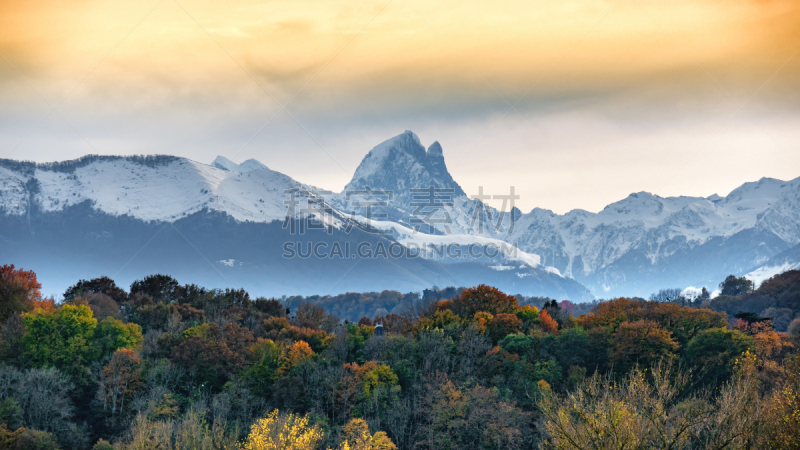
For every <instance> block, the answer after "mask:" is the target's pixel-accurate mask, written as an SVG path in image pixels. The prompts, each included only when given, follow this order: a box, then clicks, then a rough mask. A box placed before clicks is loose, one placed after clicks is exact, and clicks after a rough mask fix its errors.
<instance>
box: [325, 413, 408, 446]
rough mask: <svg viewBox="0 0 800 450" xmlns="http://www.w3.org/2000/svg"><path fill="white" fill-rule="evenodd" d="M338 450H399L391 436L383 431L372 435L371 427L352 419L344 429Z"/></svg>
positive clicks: (361, 420)
mask: <svg viewBox="0 0 800 450" xmlns="http://www.w3.org/2000/svg"><path fill="white" fill-rule="evenodd" d="M341 441H342V442H341V443H340V444H339V448H338V450H397V446H396V445H394V442H392V440H391V439H389V436H387V435H386V433H385V432H383V431H378V432H377V433H375V434H374V435H373V434H370V431H369V425H368V424H367V422H366V421H364V420H363V419H352V420H350V421H349V422H347V424H345V426H344V427H342V436H341Z"/></svg>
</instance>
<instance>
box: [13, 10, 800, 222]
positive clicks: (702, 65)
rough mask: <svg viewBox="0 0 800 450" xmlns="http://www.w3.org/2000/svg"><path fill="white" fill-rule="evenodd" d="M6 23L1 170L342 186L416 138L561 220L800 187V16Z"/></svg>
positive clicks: (352, 15) (335, 15)
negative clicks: (249, 175) (174, 172)
mask: <svg viewBox="0 0 800 450" xmlns="http://www.w3.org/2000/svg"><path fill="white" fill-rule="evenodd" d="M0 8H1V10H0V11H1V12H2V13H0V54H2V59H0V84H2V87H1V88H0V115H2V117H3V124H0V157H5V156H6V155H7V154H8V157H9V158H15V159H33V160H39V161H45V160H54V159H68V158H74V157H77V156H81V155H83V154H86V153H122V154H128V153H171V154H178V155H181V156H188V157H190V158H193V159H196V160H198V161H203V162H208V161H210V160H211V159H213V157H214V156H215V155H217V154H222V155H225V156H227V157H229V158H233V159H235V160H242V159H247V158H252V157H255V158H257V159H259V160H261V161H262V162H264V163H265V164H267V165H268V166H270V167H271V168H274V169H276V170H280V171H283V172H285V173H287V174H289V175H290V176H293V177H295V178H297V179H299V180H301V181H306V182H310V183H313V184H316V185H321V186H326V187H329V188H332V189H340V188H341V187H342V186H343V185H344V184H345V183H346V182H347V181H348V179H349V177H350V176H351V175H352V172H353V171H354V169H355V167H356V166H357V164H358V162H359V161H360V159H361V157H363V155H364V154H365V153H366V151H368V150H369V148H371V147H372V146H374V145H376V144H377V143H378V142H380V141H381V140H383V139H386V138H388V137H391V136H392V135H395V134H398V133H400V132H402V131H403V130H405V129H408V128H410V129H412V130H414V131H416V132H418V134H419V135H420V137H421V138H422V140H423V143H426V144H429V143H430V142H432V141H433V140H439V141H441V142H442V145H443V147H444V149H445V156H446V158H447V161H448V165H449V166H450V168H451V171H452V172H453V174H454V176H455V178H456V180H458V181H459V182H461V184H462V185H464V186H465V189H466V190H467V192H469V191H470V189H472V190H475V189H477V186H478V185H486V186H492V187H494V188H495V189H498V190H499V189H500V188H501V187H502V186H503V185H504V184H506V185H507V184H508V183H509V182H511V183H513V184H515V185H517V186H521V187H523V190H526V194H527V195H524V196H523V204H524V206H526V207H528V208H530V207H534V206H543V207H548V208H551V209H555V210H557V211H561V212H563V211H565V210H568V209H571V208H573V207H581V208H585V209H598V208H600V207H602V206H603V205H604V204H605V203H608V202H610V201H614V200H616V199H617V198H619V197H624V196H625V195H627V193H628V192H630V191H639V190H649V191H653V192H655V193H658V194H660V195H676V194H690V195H709V194H711V193H713V192H716V191H719V192H720V193H723V194H724V193H725V192H724V191H725V190H726V189H728V190H729V189H732V188H733V187H735V186H736V185H737V184H740V183H741V182H743V181H747V180H750V179H753V178H758V177H760V176H775V177H783V178H790V177H791V178H793V177H796V176H800V164H798V158H797V156H796V155H797V154H800V153H798V150H800V148H798V132H797V128H798V127H797V124H798V123H800V120H798V119H800V114H799V111H798V106H799V105H800V95H799V94H798V92H799V91H798V88H800V82H798V80H800V55H796V53H797V51H798V50H800V2H797V1H796V0H773V1H768V0H766V1H749V0H748V1H739V0H724V1H723V0H707V1H684V0H673V1H661V0H659V1H655V0H620V1H619V2H617V1H616V0H611V1H606V0H587V1H570V0H565V1H558V2H552V1H538V0H536V1H505V2H487V1H482V2H477V1H474V2H463V1H459V2H449V1H440V2H423V1H405V0H392V1H389V2H386V1H375V2H372V1H367V2H344V1H326V2H321V1H273V2H256V1H225V2H220V1H197V0H179V1H177V2H176V1H175V0H162V1H158V0H147V1H136V2H132V1H130V2H125V1H122V2H108V1H94V0H82V1H52V0H51V1H47V2H44V1H36V0H33V1H32V0H27V1H17V0H12V1H9V0H6V1H4V2H2V5H0ZM793 56H794V57H793ZM48 103H49V105H48ZM287 103H288V104H287ZM279 104H280V105H279ZM55 105H58V107H57V112H52V113H50V114H49V115H47V113H48V112H49V111H50V109H51V106H55ZM282 105H283V106H284V107H285V109H283V110H282V109H281V106H282ZM511 105H513V106H514V108H513V109H511V108H510V106H511ZM273 116H274V118H273ZM43 117H44V119H43ZM262 127H263V129H262ZM259 130H261V131H260V132H259ZM756 155H758V159H759V161H758V163H753V161H752V158H754V157H755V156H756ZM728 157H731V158H733V159H734V160H736V159H739V160H744V161H747V160H750V161H749V162H748V163H744V162H743V163H741V164H738V165H737V163H735V162H725V163H724V164H730V167H727V169H726V174H725V176H722V175H714V174H708V173H707V172H708V167H711V166H712V165H713V163H714V162H715V161H720V160H722V159H727V158H728ZM692 159H694V160H692ZM621 179H622V180H625V181H620V180H621ZM518 190H519V188H518ZM589 193H590V194H589ZM523 209H525V208H523Z"/></svg>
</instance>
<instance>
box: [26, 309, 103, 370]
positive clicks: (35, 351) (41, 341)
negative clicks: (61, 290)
mask: <svg viewBox="0 0 800 450" xmlns="http://www.w3.org/2000/svg"><path fill="white" fill-rule="evenodd" d="M23 323H24V324H25V327H26V329H27V331H26V333H25V335H23V337H22V346H23V355H22V360H23V361H25V362H26V363H27V364H29V365H30V366H32V367H56V368H58V369H59V370H62V371H63V372H65V373H67V374H69V375H70V376H72V377H74V378H75V379H76V380H77V381H78V382H79V383H81V384H83V383H85V382H88V379H87V377H88V374H87V373H86V370H87V369H86V368H87V367H88V366H89V364H90V363H91V362H92V361H94V360H95V359H96V357H97V354H98V352H97V347H96V346H95V345H94V342H93V337H94V332H95V329H96V328H97V320H95V318H94V317H93V316H92V310H91V309H89V307H88V306H86V305H70V304H66V305H64V306H62V307H61V308H60V309H57V310H55V311H52V312H49V313H46V312H43V311H41V310H37V311H34V312H32V313H28V314H26V315H25V317H24V318H23Z"/></svg>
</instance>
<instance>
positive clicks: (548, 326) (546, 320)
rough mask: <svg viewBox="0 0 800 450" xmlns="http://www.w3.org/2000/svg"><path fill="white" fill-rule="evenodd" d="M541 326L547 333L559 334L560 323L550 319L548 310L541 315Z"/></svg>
mask: <svg viewBox="0 0 800 450" xmlns="http://www.w3.org/2000/svg"><path fill="white" fill-rule="evenodd" d="M539 326H540V327H541V328H542V330H544V331H545V332H546V333H553V334H555V333H558V322H556V320H555V319H553V318H552V317H550V314H549V313H548V312H547V310H544V309H543V310H542V312H540V313H539Z"/></svg>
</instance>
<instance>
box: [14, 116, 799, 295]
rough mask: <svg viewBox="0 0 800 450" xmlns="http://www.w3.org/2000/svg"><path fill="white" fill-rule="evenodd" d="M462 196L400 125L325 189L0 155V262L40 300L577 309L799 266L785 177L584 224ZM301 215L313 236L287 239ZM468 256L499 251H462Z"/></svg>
mask: <svg viewBox="0 0 800 450" xmlns="http://www.w3.org/2000/svg"><path fill="white" fill-rule="evenodd" d="M267 163H269V162H268V161H267ZM431 187H433V188H434V191H430V188H431ZM412 189H428V191H427V192H426V191H412ZM289 192H291V194H290V193H289ZM388 193H390V194H388ZM348 194H349V195H348ZM474 194H477V193H465V192H464V191H463V189H462V188H461V187H460V186H459V185H458V183H457V181H456V180H454V179H453V178H452V176H451V175H450V173H449V172H448V171H447V167H446V164H445V160H444V156H443V154H442V148H441V146H440V145H439V143H438V142H434V143H432V144H431V145H430V146H429V147H428V148H427V149H426V148H425V147H424V146H423V145H422V144H421V143H420V141H419V138H418V137H417V136H416V135H415V134H414V133H412V132H410V131H406V132H405V133H402V134H400V135H398V136H395V137H394V138H392V139H389V140H387V141H385V142H383V143H381V144H380V145H378V146H376V147H375V148H374V149H372V151H370V152H369V153H368V154H367V155H366V156H365V157H364V159H363V161H362V163H361V165H360V166H359V167H358V169H357V170H356V172H355V174H354V176H353V179H352V180H351V181H350V183H348V185H347V186H346V188H345V190H344V191H343V192H341V193H327V192H324V191H322V190H320V189H318V188H316V187H313V186H310V185H305V184H302V183H300V182H297V181H295V180H293V179H291V178H290V177H288V176H286V175H284V174H281V173H278V172H275V171H272V170H270V169H269V168H268V167H267V166H266V165H264V164H262V163H261V162H259V161H255V160H248V161H246V162H244V163H242V164H235V163H233V162H232V161H230V160H228V159H226V158H223V157H218V158H217V159H216V160H215V161H214V162H213V163H212V164H211V165H205V164H201V163H198V162H194V161H191V160H188V159H185V158H177V157H171V156H158V157H115V156H87V157H84V158H81V159H78V160H75V161H67V162H62V163H50V164H34V163H27V162H18V161H13V160H0V249H1V250H0V263H14V264H17V265H18V266H23V267H25V268H31V269H34V270H36V271H37V273H39V275H40V279H41V280H42V281H43V283H44V284H45V290H46V291H48V292H51V291H52V292H59V291H60V290H63V287H66V286H65V284H68V283H72V282H74V280H75V279H77V278H88V277H92V276H96V275H109V276H112V277H113V276H116V278H118V281H120V282H121V283H122V284H124V283H125V282H130V281H132V280H133V279H136V278H141V277H142V276H144V275H147V274H150V273H153V272H163V273H169V274H171V275H173V276H176V277H177V278H178V279H179V280H181V281H182V282H196V283H198V284H203V285H206V286H212V287H223V288H224V287H231V286H235V287H240V286H242V287H245V288H247V289H248V290H251V291H253V293H255V294H258V295H283V294H286V295H290V294H306V295H307V294H325V293H339V292H345V291H366V290H384V289H395V290H400V291H408V290H421V289H423V288H428V287H431V286H432V285H439V286H446V285H475V284H478V283H492V284H495V285H497V286H498V287H500V288H501V289H503V290H506V291H508V292H511V293H522V294H526V295H547V296H551V297H555V298H570V299H573V300H585V299H589V298H592V297H593V296H597V297H612V296H620V295H640V296H646V295H648V294H649V293H651V292H654V291H656V290H658V289H659V288H664V287H688V286H698V287H699V286H707V287H709V290H712V291H713V289H714V288H715V286H716V285H717V284H718V283H719V282H720V281H721V280H722V279H723V278H724V277H725V276H727V275H728V274H731V273H733V274H737V275H743V274H748V273H752V274H753V275H751V276H753V277H762V278H763V277H764V276H767V275H769V274H772V273H773V272H775V271H778V270H781V268H792V267H793V266H794V265H798V262H800V250H799V249H800V178H797V179H794V180H792V181H780V180H775V179H768V178H764V179H761V180H759V181H758V182H753V183H746V184H744V185H742V186H741V187H739V188H737V189H736V190H734V191H733V192H731V193H730V194H729V195H727V196H726V197H719V196H711V197H708V198H695V197H671V198H661V197H658V196H656V195H652V194H648V193H645V192H640V193H635V194H631V195H630V196H628V197H627V198H625V199H623V200H620V201H619V202H616V203H613V204H611V205H608V206H607V207H606V208H605V209H603V210H602V211H600V212H599V213H590V212H587V211H582V210H574V211H571V212H569V213H567V214H564V215H558V214H555V213H553V212H551V211H548V210H543V209H538V208H537V209H534V210H533V211H531V212H529V213H526V214H523V213H522V212H521V211H519V210H518V209H516V208H514V209H511V204H510V202H507V204H506V205H507V208H505V209H506V210H505V211H501V210H498V209H496V208H492V207H490V206H488V205H485V204H483V203H482V202H481V201H480V200H478V199H474V198H472V196H473V195H474ZM503 194H506V195H508V194H509V193H503ZM431 195H433V196H435V197H431ZM295 198H296V199H298V200H299V203H298V204H297V205H293V204H292V203H291V202H292V201H293V199H295ZM431 201H433V203H431ZM359 202H360V203H359ZM437 202H438V203H440V204H442V206H432V205H433V204H435V203H437ZM425 204H427V205H428V206H421V205H425ZM293 206H296V208H294V209H292V207H293ZM287 212H288V215H289V217H290V218H291V219H292V220H291V221H287V220H286V218H287ZM304 213H308V214H310V215H312V216H313V217H314V221H313V223H318V224H321V225H320V228H324V229H316V230H306V232H305V233H302V234H301V233H299V232H298V229H302V227H303V226H305V225H304V224H305V223H306V222H305V221H303V220H300V219H301V218H302V217H303V214H304ZM290 222H294V224H293V226H289V225H290ZM297 227H299V228H297ZM287 242H290V243H293V245H294V248H295V249H296V248H298V247H300V248H303V246H305V245H308V244H311V245H313V244H315V243H320V242H322V243H324V244H325V246H326V248H327V249H328V250H330V249H331V248H332V247H333V246H334V243H338V245H339V246H340V247H341V248H344V247H345V246H346V245H349V246H351V247H350V250H351V253H354V251H355V248H356V246H357V245H358V244H359V243H361V242H366V243H368V246H369V248H371V249H373V250H374V249H375V248H376V247H379V243H382V244H383V245H384V246H385V247H387V248H388V246H390V245H392V244H393V243H394V245H395V248H399V246H398V245H397V244H401V245H402V248H403V249H406V251H408V250H414V249H422V248H426V247H429V246H433V247H436V246H439V245H445V246H446V245H450V246H451V247H454V248H455V249H457V250H459V251H461V253H460V254H458V255H457V256H455V254H447V253H445V254H439V253H437V252H435V251H433V252H430V253H428V254H426V255H425V256H426V257H416V256H415V257H409V256H408V255H407V254H404V255H403V256H402V257H399V258H395V257H389V256H387V257H382V256H381V257H374V255H371V256H370V257H362V256H361V255H354V254H350V255H347V257H345V258H336V257H324V258H316V257H313V256H312V257H299V256H298V255H295V256H294V257H290V258H285V257H284V256H285V254H286V246H285V243H287ZM346 243H347V244H346ZM470 244H475V245H476V246H479V247H480V248H493V249H503V250H502V251H498V252H496V253H492V254H489V255H486V254H480V255H472V256H471V255H468V254H467V252H468V249H469V245H470ZM512 244H516V246H517V248H514V247H513V246H512ZM301 253H302V252H301ZM465 255H466V256H465ZM229 285H231V286H229ZM584 286H585V287H584ZM48 288H50V290H48Z"/></svg>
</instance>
